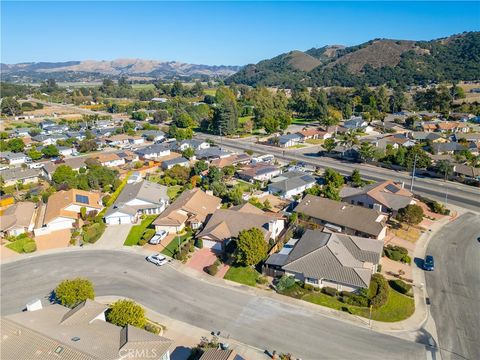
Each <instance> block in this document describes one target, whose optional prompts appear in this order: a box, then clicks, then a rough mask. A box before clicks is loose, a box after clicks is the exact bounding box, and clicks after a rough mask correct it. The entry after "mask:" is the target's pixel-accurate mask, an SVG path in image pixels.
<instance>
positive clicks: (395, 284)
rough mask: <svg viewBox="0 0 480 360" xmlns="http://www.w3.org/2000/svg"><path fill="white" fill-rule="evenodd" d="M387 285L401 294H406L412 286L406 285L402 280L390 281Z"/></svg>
mask: <svg viewBox="0 0 480 360" xmlns="http://www.w3.org/2000/svg"><path fill="white" fill-rule="evenodd" d="M388 284H389V285H390V287H391V288H392V289H393V290H395V291H398V292H399V293H401V294H408V293H410V291H411V290H412V285H410V284H407V283H406V282H404V281H402V280H390V281H389V282H388Z"/></svg>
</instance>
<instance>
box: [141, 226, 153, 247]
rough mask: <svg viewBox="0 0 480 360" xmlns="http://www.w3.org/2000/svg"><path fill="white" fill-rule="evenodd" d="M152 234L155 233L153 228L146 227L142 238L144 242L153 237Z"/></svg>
mask: <svg viewBox="0 0 480 360" xmlns="http://www.w3.org/2000/svg"><path fill="white" fill-rule="evenodd" d="M153 235H155V230H154V229H147V230H145V232H144V233H143V236H142V240H145V242H148V241H149V240H150V239H151V238H152V237H153ZM140 241H141V240H140ZM140 241H139V242H138V243H139V244H140Z"/></svg>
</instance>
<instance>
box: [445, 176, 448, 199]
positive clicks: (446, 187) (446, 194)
mask: <svg viewBox="0 0 480 360" xmlns="http://www.w3.org/2000/svg"><path fill="white" fill-rule="evenodd" d="M447 203H448V186H447V169H445V207H447Z"/></svg>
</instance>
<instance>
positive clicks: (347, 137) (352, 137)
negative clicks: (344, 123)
mask: <svg viewBox="0 0 480 360" xmlns="http://www.w3.org/2000/svg"><path fill="white" fill-rule="evenodd" d="M357 144H358V135H357V134H356V133H355V132H353V131H349V132H347V133H345V134H344V135H343V139H342V140H340V145H342V146H344V147H345V148H346V149H347V150H350V149H352V148H353V146H354V145H357ZM344 154H345V151H343V153H342V156H343V155H344Z"/></svg>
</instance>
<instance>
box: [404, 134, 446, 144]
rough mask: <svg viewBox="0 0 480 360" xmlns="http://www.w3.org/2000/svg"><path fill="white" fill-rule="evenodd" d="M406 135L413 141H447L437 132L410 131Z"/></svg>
mask: <svg viewBox="0 0 480 360" xmlns="http://www.w3.org/2000/svg"><path fill="white" fill-rule="evenodd" d="M408 137H410V138H411V139H412V140H415V141H431V142H432V143H437V142H446V141H447V139H445V138H444V137H443V136H442V135H440V134H438V133H432V132H424V131H412V132H410V133H409V134H408Z"/></svg>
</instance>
